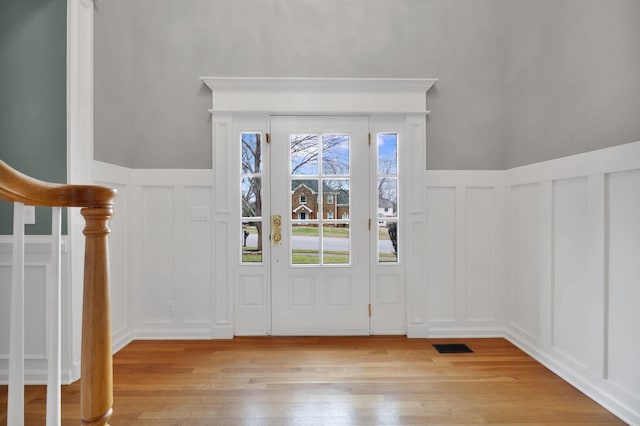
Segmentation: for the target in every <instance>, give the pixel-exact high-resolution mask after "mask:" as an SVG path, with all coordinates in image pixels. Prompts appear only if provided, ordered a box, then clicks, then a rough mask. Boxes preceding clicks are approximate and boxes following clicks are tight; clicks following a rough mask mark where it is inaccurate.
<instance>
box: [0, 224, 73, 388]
mask: <svg viewBox="0 0 640 426" xmlns="http://www.w3.org/2000/svg"><path fill="white" fill-rule="evenodd" d="M12 241H13V237H11V236H10V235H8V236H2V237H0V383H1V384H6V383H7V382H8V371H7V369H8V365H9V315H10V310H11V309H10V308H11V307H10V305H9V304H10V301H11V297H10V295H11V263H12V245H13V242H12ZM51 243H52V242H51V236H48V235H45V236H41V235H37V236H36V235H33V236H32V235H27V236H26V237H25V383H26V384H42V383H46V382H47V361H48V354H47V349H46V346H47V339H48V338H49V336H48V335H47V334H48V328H47V324H46V312H47V305H46V300H47V291H48V290H49V289H50V288H51V284H52V283H51V282H50V280H51V277H50V273H49V271H50V268H51ZM67 244H68V239H67V237H66V236H63V241H62V259H61V266H62V271H61V273H62V285H61V300H62V310H61V312H62V318H61V320H62V342H61V350H62V357H61V368H62V371H61V379H62V383H65V384H68V383H71V382H72V381H74V380H76V379H77V378H78V376H79V374H80V371H79V369H77V367H78V366H75V365H74V363H73V361H72V360H71V346H70V334H69V331H70V329H71V327H70V322H71V318H70V315H69V303H70V294H69V282H68V279H67V276H68V260H69V257H68V252H67Z"/></svg>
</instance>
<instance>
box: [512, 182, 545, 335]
mask: <svg viewBox="0 0 640 426" xmlns="http://www.w3.org/2000/svg"><path fill="white" fill-rule="evenodd" d="M510 207H511V214H510V219H511V224H510V225H511V236H512V245H511V251H510V253H511V283H512V287H511V306H510V307H511V323H512V324H513V325H514V326H515V327H517V328H518V329H519V330H520V331H521V332H522V333H524V334H526V335H528V336H529V338H531V339H532V340H538V339H539V338H540V286H539V283H540V263H541V257H540V245H541V244H540V235H541V232H542V231H541V228H540V186H539V185H537V184H530V185H518V186H514V187H512V188H511V205H510Z"/></svg>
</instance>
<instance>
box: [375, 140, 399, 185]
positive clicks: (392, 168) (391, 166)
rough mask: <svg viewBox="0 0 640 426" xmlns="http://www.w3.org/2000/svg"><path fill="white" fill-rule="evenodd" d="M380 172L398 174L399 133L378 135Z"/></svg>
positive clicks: (382, 173)
mask: <svg viewBox="0 0 640 426" xmlns="http://www.w3.org/2000/svg"><path fill="white" fill-rule="evenodd" d="M378 174H379V175H395V174H398V135H397V134H396V133H380V134H379V135H378Z"/></svg>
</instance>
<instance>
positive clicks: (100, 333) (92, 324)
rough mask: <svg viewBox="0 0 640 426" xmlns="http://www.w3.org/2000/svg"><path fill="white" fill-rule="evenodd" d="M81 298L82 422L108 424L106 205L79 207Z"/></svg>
mask: <svg viewBox="0 0 640 426" xmlns="http://www.w3.org/2000/svg"><path fill="white" fill-rule="evenodd" d="M81 213H82V216H84V219H85V221H86V227H85V229H84V235H85V237H86V243H85V247H86V248H85V264H84V300H83V307H82V366H81V369H82V370H81V374H82V382H81V385H80V386H81V394H82V399H81V411H82V424H83V425H96V426H98V425H100V426H102V425H108V424H109V418H110V417H111V413H112V411H113V409H112V406H113V369H112V346H111V308H110V301H109V256H108V251H107V236H108V235H109V232H110V231H109V226H108V221H109V218H111V216H112V214H113V210H112V209H111V208H110V207H98V208H83V209H82V210H81Z"/></svg>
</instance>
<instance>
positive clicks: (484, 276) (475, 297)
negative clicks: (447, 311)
mask: <svg viewBox="0 0 640 426" xmlns="http://www.w3.org/2000/svg"><path fill="white" fill-rule="evenodd" d="M466 196H467V210H466V217H465V220H466V224H465V225H466V229H467V241H466V243H465V248H466V253H465V256H466V259H467V263H466V271H465V272H466V282H467V292H466V293H467V294H466V300H465V302H466V315H467V320H469V321H475V322H482V321H495V320H496V296H497V292H496V265H497V259H496V254H497V245H496V221H495V218H496V200H495V198H496V190H495V189H494V188H473V187H471V188H468V189H467V190H466Z"/></svg>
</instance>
